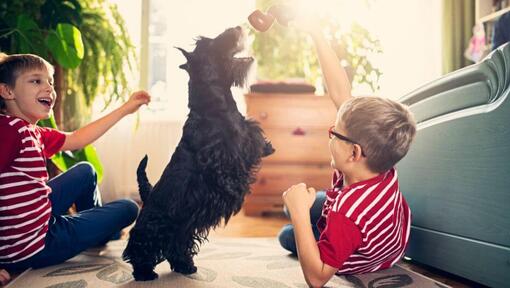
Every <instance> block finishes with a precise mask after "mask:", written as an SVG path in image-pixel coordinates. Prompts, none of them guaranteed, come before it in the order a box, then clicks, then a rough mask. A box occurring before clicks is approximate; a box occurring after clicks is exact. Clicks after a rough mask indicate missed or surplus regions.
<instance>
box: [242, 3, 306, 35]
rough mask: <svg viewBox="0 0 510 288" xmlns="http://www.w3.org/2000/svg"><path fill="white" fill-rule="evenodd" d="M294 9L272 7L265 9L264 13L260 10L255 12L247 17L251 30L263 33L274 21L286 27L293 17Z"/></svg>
mask: <svg viewBox="0 0 510 288" xmlns="http://www.w3.org/2000/svg"><path fill="white" fill-rule="evenodd" d="M295 16H296V15H295V11H294V9H293V8H292V7H291V6H289V5H283V4H279V5H273V6H271V7H269V9H267V12H266V13H263V12H262V11H260V10H255V11H253V13H251V14H250V15H249V16H248V21H249V22H250V24H251V26H253V28H255V29H257V30H258V31H260V32H265V31H267V30H268V29H269V28H271V26H272V25H273V23H274V20H275V19H276V21H277V22H278V23H279V24H281V25H283V26H288V25H289V22H290V21H291V20H292V19H294V17H295Z"/></svg>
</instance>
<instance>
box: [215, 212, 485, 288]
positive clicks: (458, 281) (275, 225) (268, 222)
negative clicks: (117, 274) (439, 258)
mask: <svg viewBox="0 0 510 288" xmlns="http://www.w3.org/2000/svg"><path fill="white" fill-rule="evenodd" d="M288 223H290V222H289V220H288V219H286V218H285V217H284V216H283V215H270V216H264V217H248V216H246V215H245V214H244V213H243V211H241V212H240V213H239V214H237V215H236V216H234V217H233V218H232V219H231V220H230V221H229V223H228V224H227V225H226V226H224V227H219V228H217V229H216V230H215V231H212V232H211V234H210V237H276V236H277V234H278V232H279V231H280V228H281V227H282V226H283V225H285V224H288ZM400 264H402V266H405V267H407V268H408V269H410V270H413V271H416V272H418V273H420V274H422V275H425V276H427V277H430V278H433V279H435V280H437V281H439V282H441V283H444V284H446V285H449V286H451V287H455V288H458V287H461V288H466V287H485V286H483V285H480V284H477V283H474V282H472V281H469V280H466V279H463V278H460V277H457V276H455V275H452V274H449V273H446V272H443V271H440V270H437V269H434V268H431V267H428V266H425V265H420V264H419V263H414V262H411V261H401V262H400Z"/></svg>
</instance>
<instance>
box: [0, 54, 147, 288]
mask: <svg viewBox="0 0 510 288" xmlns="http://www.w3.org/2000/svg"><path fill="white" fill-rule="evenodd" d="M53 72H54V70H53V66H52V65H51V64H49V63H48V62H47V61H45V60H44V59H42V58H41V57H39V56H36V55H31V54H16V55H10V56H7V55H5V54H0V96H1V97H0V135H1V137H2V138H1V141H0V153H1V154H0V267H1V268H6V269H8V270H9V269H15V270H20V269H26V268H29V267H34V268H38V267H44V266H48V265H53V264H57V263H61V262H64V261H65V260H67V259H69V258H71V257H73V256H75V255H77V254H78V253H80V252H81V251H83V250H85V249H87V248H89V247H92V246H97V245H100V244H103V243H105V242H106V241H107V240H108V239H110V238H111V237H112V235H114V234H116V233H118V232H119V231H120V230H121V229H122V228H124V227H126V226H127V225H129V224H131V223H132V222H133V221H134V220H135V219H136V216H137V214H138V206H137V204H136V203H135V202H133V201H132V200H129V199H122V200H117V201H114V202H111V203H107V204H105V205H104V206H102V205H101V199H100V195H99V192H98V191H97V186H96V184H97V183H96V174H95V171H94V170H93V168H92V166H91V165H90V164H88V163H84V162H83V163H79V164H77V165H75V166H74V167H72V168H70V169H69V170H68V171H66V172H65V173H63V174H61V175H59V176H57V177H55V178H54V179H52V180H49V181H48V172H47V170H46V160H47V159H48V158H50V157H51V156H52V155H54V154H55V153H57V152H58V151H62V150H77V149H80V148H83V147H84V146H85V145H88V144H90V143H92V142H93V141H95V140H96V139H97V138H99V137H100V136H101V135H103V134H104V133H105V132H106V131H107V130H108V129H109V128H111V127H112V126H113V125H114V124H115V123H117V122H118V121H119V120H120V119H122V118H123V117H124V116H126V115H128V114H130V113H133V112H135V111H136V110H138V108H139V107H140V106H141V105H143V104H147V103H148V102H149V101H150V96H149V95H148V94H147V93H145V92H143V91H140V92H135V93H133V94H132V95H131V97H130V99H129V100H128V101H127V102H126V103H124V104H123V105H122V106H121V107H119V108H118V109H116V110H114V111H113V112H111V113H110V114H108V115H106V116H104V117H103V118H100V119H98V120H96V121H94V122H92V123H90V124H88V125H86V126H84V127H82V128H80V129H78V130H76V131H74V132H72V133H64V132H61V131H58V130H56V129H50V128H42V127H39V126H37V125H36V124H37V122H38V121H39V120H41V119H46V118H48V117H49V116H50V113H51V111H52V108H53V105H54V103H55V98H56V93H55V90H54V88H53ZM73 203H74V204H75V205H76V210H77V212H78V213H77V214H76V215H72V216H71V215H66V212H67V210H68V208H69V207H70V206H71V205H72V204H73ZM6 279H8V275H7V276H6V275H5V271H2V277H1V280H2V282H4V281H5V280H6Z"/></svg>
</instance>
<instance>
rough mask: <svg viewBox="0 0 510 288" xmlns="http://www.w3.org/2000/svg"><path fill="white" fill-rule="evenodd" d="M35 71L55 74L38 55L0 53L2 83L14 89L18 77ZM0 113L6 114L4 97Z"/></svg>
mask: <svg viewBox="0 0 510 288" xmlns="http://www.w3.org/2000/svg"><path fill="white" fill-rule="evenodd" d="M33 69H48V71H49V73H50V74H53V72H54V68H53V66H52V65H51V64H50V63H48V61H46V60H44V59H43V58H41V57H39V56H37V55H33V54H12V55H7V54H5V53H0V83H3V84H6V85H8V86H9V87H11V88H14V86H15V84H16V79H17V78H18V76H19V75H20V74H21V73H23V72H26V71H28V70H33ZM0 111H1V112H5V102H4V99H3V98H2V97H0Z"/></svg>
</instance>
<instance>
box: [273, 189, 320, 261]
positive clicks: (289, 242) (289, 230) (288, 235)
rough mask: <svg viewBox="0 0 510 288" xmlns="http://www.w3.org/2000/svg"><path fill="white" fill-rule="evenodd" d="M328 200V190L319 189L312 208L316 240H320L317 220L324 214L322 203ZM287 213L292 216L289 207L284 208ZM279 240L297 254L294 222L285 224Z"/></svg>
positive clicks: (311, 215) (312, 222)
mask: <svg viewBox="0 0 510 288" xmlns="http://www.w3.org/2000/svg"><path fill="white" fill-rule="evenodd" d="M325 201H326V192H325V191H319V192H317V194H316V195H315V202H314V203H313V205H312V208H310V220H311V225H312V231H313V236H314V237H315V240H319V236H320V234H319V229H318V228H317V221H319V218H320V217H321V214H322V205H323V204H324V202H325ZM284 212H285V214H286V215H287V216H288V217H290V215H289V213H288V211H287V209H284ZM278 241H280V245H282V247H283V248H285V249H286V250H288V251H290V252H291V253H292V254H294V255H297V248H296V239H295V236H294V226H292V224H287V225H285V226H283V228H282V230H280V233H279V234H278Z"/></svg>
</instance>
